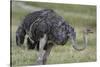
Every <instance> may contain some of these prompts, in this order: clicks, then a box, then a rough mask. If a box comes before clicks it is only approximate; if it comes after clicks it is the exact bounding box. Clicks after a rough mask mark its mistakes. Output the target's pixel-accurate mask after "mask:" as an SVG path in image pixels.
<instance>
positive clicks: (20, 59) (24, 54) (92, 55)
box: [11, 1, 96, 66]
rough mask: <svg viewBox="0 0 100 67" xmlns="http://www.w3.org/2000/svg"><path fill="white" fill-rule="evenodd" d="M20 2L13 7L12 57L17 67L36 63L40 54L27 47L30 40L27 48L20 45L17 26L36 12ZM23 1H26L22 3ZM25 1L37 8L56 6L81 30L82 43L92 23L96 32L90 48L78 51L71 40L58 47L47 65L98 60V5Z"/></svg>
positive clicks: (54, 7) (91, 39)
mask: <svg viewBox="0 0 100 67" xmlns="http://www.w3.org/2000/svg"><path fill="white" fill-rule="evenodd" d="M19 3H22V2H19V1H18V2H13V7H12V29H11V33H12V40H11V45H12V47H11V50H12V51H11V53H12V54H11V57H12V60H11V61H12V65H13V66H22V65H32V64H35V63H36V62H35V61H36V59H37V55H36V53H37V52H36V51H35V50H27V47H26V41H25V43H24V46H25V47H23V48H20V47H18V46H16V41H15V32H16V29H17V27H18V26H19V25H20V23H21V22H22V21H23V19H24V17H25V15H27V14H28V13H30V12H32V11H30V10H26V9H24V8H22V7H20V6H18V4H19ZM22 4H23V3H22ZM24 4H26V5H29V6H32V7H33V8H34V9H33V10H37V9H43V8H52V9H54V10H55V11H56V12H57V13H58V14H59V15H61V16H62V17H64V19H65V20H66V21H68V23H69V24H70V25H71V26H73V27H74V28H75V30H76V32H77V40H78V43H80V44H81V43H83V41H82V30H83V29H84V28H86V27H88V26H90V27H91V28H92V29H93V31H94V33H93V34H90V35H88V38H89V40H88V41H89V42H88V47H87V48H86V49H85V50H84V51H80V52H79V51H76V50H74V49H73V48H72V46H71V42H70V41H68V43H66V45H64V46H54V47H53V49H52V51H51V53H50V56H49V57H48V61H47V64H63V63H79V62H92V61H96V6H88V5H72V4H51V3H37V2H35V3H34V2H24Z"/></svg>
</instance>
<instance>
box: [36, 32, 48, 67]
mask: <svg viewBox="0 0 100 67" xmlns="http://www.w3.org/2000/svg"><path fill="white" fill-rule="evenodd" d="M46 41H47V36H46V34H45V35H44V36H43V37H42V38H41V39H40V43H39V54H38V59H37V65H42V64H43V57H44V54H45V52H46V51H45V50H44V46H45V45H46Z"/></svg>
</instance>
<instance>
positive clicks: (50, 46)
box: [43, 43, 53, 64]
mask: <svg viewBox="0 0 100 67" xmlns="http://www.w3.org/2000/svg"><path fill="white" fill-rule="evenodd" d="M52 47H53V43H47V44H46V46H45V47H44V49H45V50H46V52H45V54H44V57H43V64H46V61H47V58H48V56H49V54H50V51H51V49H52Z"/></svg>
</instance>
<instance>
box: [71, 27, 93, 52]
mask: <svg viewBox="0 0 100 67" xmlns="http://www.w3.org/2000/svg"><path fill="white" fill-rule="evenodd" d="M70 31H71V32H70V34H69V37H70V39H71V41H72V46H73V48H74V49H75V50H78V51H82V50H84V49H85V48H86V47H87V35H88V34H89V33H93V31H92V30H91V29H89V28H86V29H84V30H83V40H84V44H83V47H82V48H79V47H78V44H77V41H76V33H75V32H74V30H72V29H71V30H70Z"/></svg>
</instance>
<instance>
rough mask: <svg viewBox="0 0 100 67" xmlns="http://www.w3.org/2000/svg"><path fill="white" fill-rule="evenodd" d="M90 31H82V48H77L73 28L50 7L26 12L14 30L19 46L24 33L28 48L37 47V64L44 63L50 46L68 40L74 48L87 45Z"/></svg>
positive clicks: (22, 41)
mask: <svg viewBox="0 0 100 67" xmlns="http://www.w3.org/2000/svg"><path fill="white" fill-rule="evenodd" d="M88 33H92V31H91V30H90V29H86V30H84V31H83V39H84V44H83V48H78V45H77V41H76V32H75V30H74V28H73V27H72V26H71V25H69V24H68V22H66V21H64V19H63V18H62V17H61V16H59V15H58V14H57V13H56V12H55V11H54V10H52V9H43V10H39V11H35V12H33V13H30V14H28V15H27V16H26V17H25V19H24V20H23V22H22V23H21V25H20V26H19V27H18V29H17V31H16V44H17V45H18V46H21V45H22V44H23V43H24V39H25V35H28V38H27V47H28V49H34V48H37V50H38V52H39V53H38V58H37V64H38V65H41V64H46V61H47V57H48V56H49V54H50V51H51V49H52V47H53V46H54V45H55V44H57V45H64V44H65V43H67V41H68V40H71V41H72V46H73V48H74V49H76V50H78V51H81V50H84V49H85V48H86V47H87V34H88Z"/></svg>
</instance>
